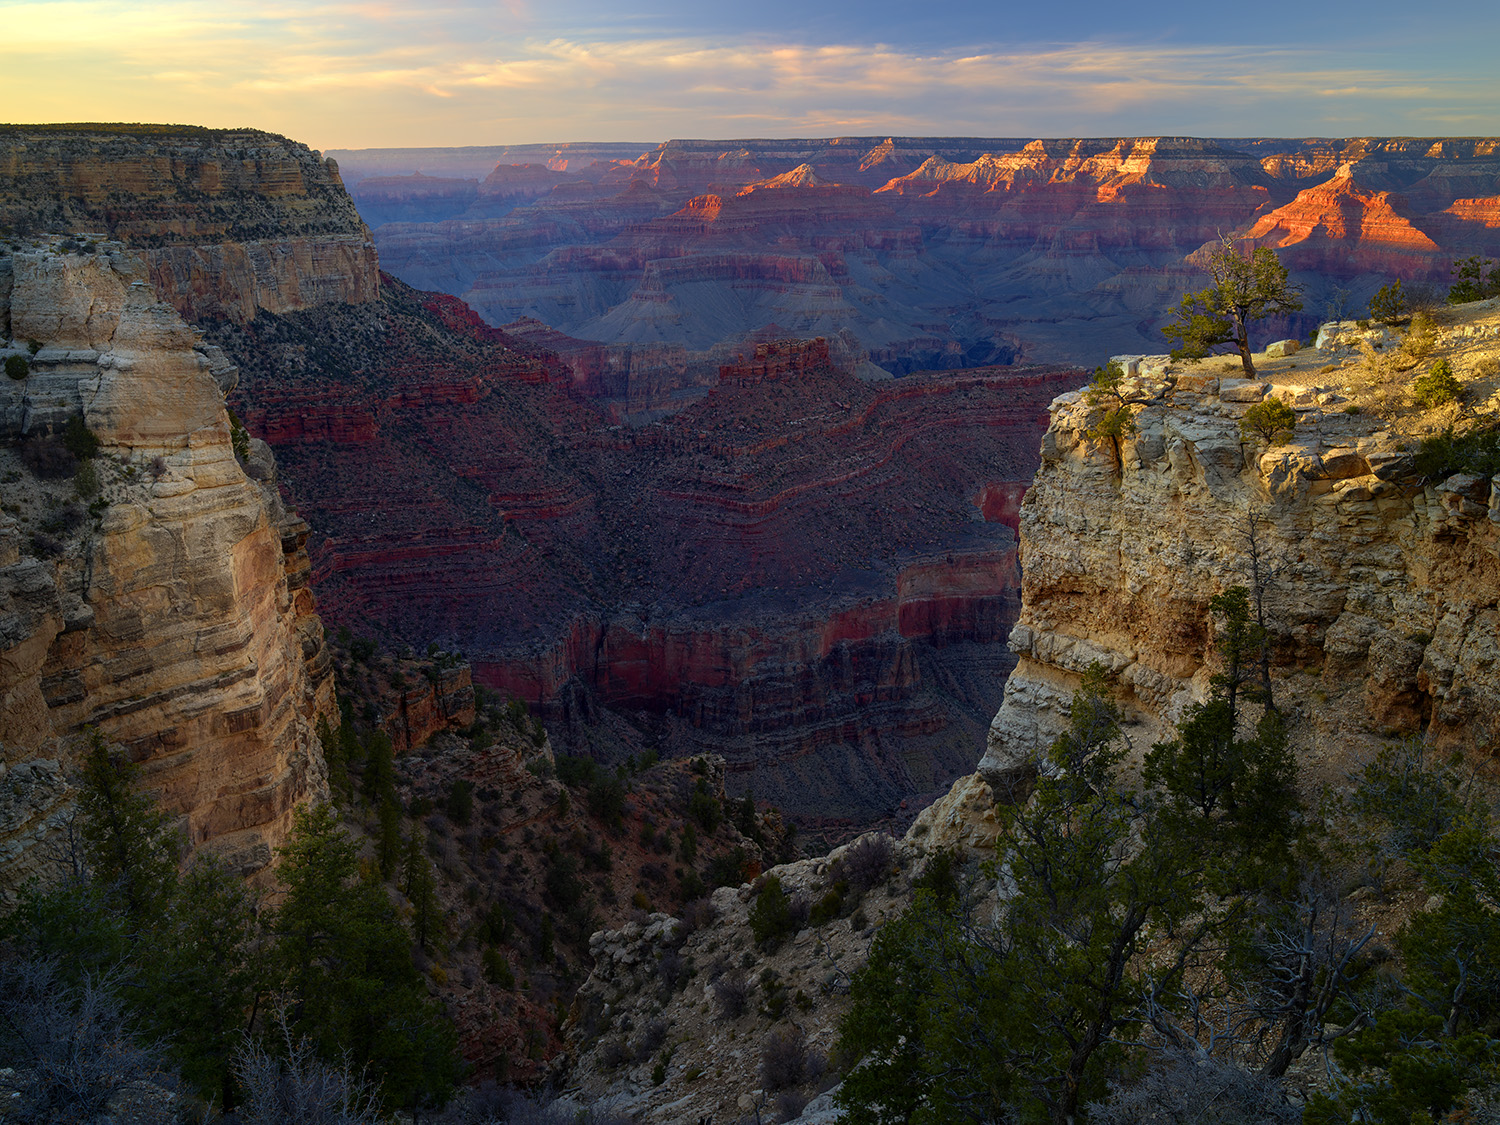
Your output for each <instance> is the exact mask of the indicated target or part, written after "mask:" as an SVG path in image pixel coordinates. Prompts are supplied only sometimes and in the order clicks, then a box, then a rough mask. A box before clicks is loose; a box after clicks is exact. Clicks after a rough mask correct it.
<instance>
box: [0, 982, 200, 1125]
mask: <svg viewBox="0 0 1500 1125" xmlns="http://www.w3.org/2000/svg"><path fill="white" fill-rule="evenodd" d="M0 1021H3V1024H4V1038H5V1040H6V1043H5V1046H6V1048H8V1051H7V1054H8V1059H9V1060H15V1062H13V1063H12V1065H14V1066H15V1069H9V1068H7V1069H5V1070H0V1091H3V1092H4V1093H5V1094H6V1095H8V1096H7V1097H6V1098H5V1100H6V1102H7V1103H8V1104H7V1105H6V1107H5V1108H6V1113H7V1116H10V1115H14V1118H13V1119H14V1120H17V1121H37V1122H43V1121H104V1120H108V1119H109V1118H107V1117H106V1113H107V1108H108V1106H109V1103H110V1102H111V1101H112V1100H113V1099H114V1098H115V1097H116V1096H117V1095H119V1094H121V1093H122V1092H124V1091H126V1090H130V1089H141V1090H144V1091H148V1092H149V1089H150V1087H153V1086H155V1087H158V1088H160V1087H162V1086H167V1085H171V1084H173V1083H172V1081H171V1080H170V1078H169V1077H168V1075H167V1074H166V1072H165V1070H164V1068H163V1065H162V1062H161V1060H160V1058H159V1054H160V1052H159V1050H158V1048H156V1047H155V1046H151V1047H145V1048H143V1047H139V1046H137V1045H136V1043H135V1041H134V1036H133V1035H132V1028H131V1027H130V1026H129V1023H128V1021H127V1019H126V1016H125V1007H124V1005H123V1004H122V1003H121V1001H120V1000H119V998H118V997H117V996H116V994H115V990H114V988H113V987H112V982H111V981H110V980H109V979H107V978H100V977H90V976H87V975H85V977H84V978H83V981H82V983H81V984H79V985H78V986H77V987H69V986H68V985H66V984H65V983H64V982H63V981H62V980H61V979H59V975H58V971H57V966H56V965H55V964H53V963H51V962H48V961H40V960H31V961H13V962H10V963H9V964H7V965H5V966H4V968H3V970H0ZM20 1060H25V1061H24V1063H22V1062H21V1061H20ZM135 1100H136V1101H137V1102H138V1103H139V1104H138V1105H137V1106H135V1107H133V1112H132V1117H131V1120H133V1121H141V1122H157V1121H160V1122H161V1123H162V1125H166V1123H167V1122H170V1121H172V1120H173V1119H174V1115H173V1114H172V1112H171V1108H170V1104H169V1099H167V1098H166V1097H164V1096H163V1097H161V1098H155V1097H149V1096H148V1097H143V1098H139V1099H135Z"/></svg>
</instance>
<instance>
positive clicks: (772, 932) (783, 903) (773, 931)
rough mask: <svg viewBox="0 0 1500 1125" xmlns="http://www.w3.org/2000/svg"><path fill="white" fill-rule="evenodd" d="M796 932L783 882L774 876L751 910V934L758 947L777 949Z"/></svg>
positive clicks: (757, 896)
mask: <svg viewBox="0 0 1500 1125" xmlns="http://www.w3.org/2000/svg"><path fill="white" fill-rule="evenodd" d="M796 932H797V930H796V925H795V923H793V921H792V911H791V903H790V901H789V900H788V898H787V894H786V891H784V890H782V888H781V880H780V879H778V878H777V877H776V876H775V875H772V876H770V877H769V878H767V879H766V881H765V885H764V886H762V887H761V889H760V894H758V895H756V897H755V905H754V906H752V907H751V908H750V933H751V935H752V936H753V937H754V938H755V944H756V945H759V946H762V947H763V948H766V949H775V948H776V947H777V946H779V945H780V944H781V943H782V942H783V941H785V940H786V939H787V938H788V937H790V936H791V935H792V934H794V933H796Z"/></svg>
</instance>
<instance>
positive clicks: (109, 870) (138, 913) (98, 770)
mask: <svg viewBox="0 0 1500 1125" xmlns="http://www.w3.org/2000/svg"><path fill="white" fill-rule="evenodd" d="M138 772H139V771H138V769H137V767H136V766H135V765H134V764H133V763H131V762H130V760H129V759H128V758H126V757H125V756H124V755H123V754H111V753H110V752H109V748H108V746H107V745H106V744H105V741H104V736H103V735H102V734H100V733H99V732H98V731H97V730H90V731H89V732H88V745H87V748H86V750H85V752H84V759H83V771H82V776H81V778H80V783H79V793H78V810H79V813H80V817H81V821H82V827H81V829H80V835H81V836H82V838H83V845H84V855H85V858H86V860H87V863H88V866H89V870H90V872H91V874H92V877H93V879H94V881H95V883H96V884H97V885H98V886H99V887H101V888H102V889H104V891H105V893H106V894H108V895H110V896H111V897H113V898H115V899H117V900H118V901H119V903H120V905H121V907H122V909H123V910H124V912H125V914H126V915H127V917H129V918H130V919H131V920H132V921H133V922H134V923H135V924H136V925H137V926H140V925H144V924H147V923H149V922H150V921H152V920H153V919H155V918H156V917H157V916H158V915H159V914H160V913H161V910H162V908H163V907H164V906H165V904H166V902H167V901H168V900H169V899H170V897H171V895H172V890H173V886H174V884H175V882H176V879H177V860H178V856H179V854H180V850H181V845H180V841H179V839H178V838H177V835H176V833H175V832H174V831H173V830H172V827H171V819H170V818H169V817H168V816H167V814H166V813H164V812H162V811H160V810H159V809H158V808H157V807H156V805H155V803H154V802H153V801H152V800H151V799H150V798H149V797H146V796H144V795H142V794H140V793H137V792H135V788H134V787H135V782H136V778H137V774H138Z"/></svg>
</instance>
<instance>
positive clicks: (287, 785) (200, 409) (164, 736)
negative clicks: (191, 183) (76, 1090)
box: [0, 243, 336, 888]
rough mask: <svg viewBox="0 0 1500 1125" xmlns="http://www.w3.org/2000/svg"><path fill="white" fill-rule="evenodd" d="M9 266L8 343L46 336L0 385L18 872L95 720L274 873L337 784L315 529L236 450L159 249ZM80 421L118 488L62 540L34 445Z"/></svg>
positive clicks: (9, 767) (13, 851)
mask: <svg viewBox="0 0 1500 1125" xmlns="http://www.w3.org/2000/svg"><path fill="white" fill-rule="evenodd" d="M9 264H10V265H11V270H10V275H11V276H10V280H9V282H8V284H7V285H6V287H5V288H4V289H0V353H3V354H6V355H15V354H20V355H26V354H27V353H28V351H29V350H30V349H29V348H27V347H23V346H18V344H17V343H16V342H17V341H19V342H25V341H35V342H36V343H37V344H39V345H40V348H39V350H37V351H36V352H35V354H33V355H31V356H30V357H29V362H30V366H31V372H30V374H29V376H28V377H27V378H25V379H23V380H19V381H16V380H12V379H5V380H0V383H3V384H4V385H3V386H0V459H3V460H4V462H5V465H4V467H5V469H6V472H5V474H4V479H5V480H6V482H7V483H6V485H5V498H6V511H5V514H3V515H0V758H3V766H4V770H5V772H4V774H3V775H0V886H3V887H6V888H13V887H14V886H16V885H17V884H18V883H19V882H20V881H21V880H23V879H24V878H25V877H26V876H27V875H29V874H30V873H32V872H33V871H35V870H37V869H38V868H39V866H41V865H44V864H45V862H46V860H47V858H48V855H47V851H48V849H46V848H45V847H37V846H35V845H39V844H43V843H45V842H46V837H47V835H48V831H49V829H51V828H53V827H56V825H57V824H59V823H60V822H61V820H62V818H64V817H65V816H66V815H67V810H68V807H69V806H70V804H71V801H70V798H69V793H68V789H67V785H66V780H65V778H66V775H67V774H68V772H69V770H70V767H71V765H72V762H73V756H74V755H75V754H76V752H77V749H78V746H77V743H78V739H76V738H75V737H74V736H75V735H77V734H78V732H80V731H81V730H82V728H83V727H84V726H85V725H91V726H94V727H97V728H98V729H99V730H100V731H102V732H103V733H104V734H105V736H106V737H107V738H108V739H109V740H110V741H111V742H114V743H119V744H123V745H124V746H125V747H126V748H127V750H128V751H129V753H130V755H131V757H132V758H133V759H135V760H136V761H137V762H139V763H140V764H141V765H142V767H143V777H144V779H145V782H146V784H147V785H148V786H149V787H150V788H152V789H153V790H155V791H157V793H158V794H159V796H160V798H161V800H162V801H163V802H164V804H165V805H166V807H167V808H169V809H171V810H174V811H176V812H178V813H180V814H181V815H182V818H183V823H184V826H185V828H186V831H187V833H188V836H189V838H190V841H191V843H192V844H193V845H194V846H197V845H202V844H211V845H212V846H213V847H214V848H215V849H216V850H220V851H222V852H224V853H225V854H227V855H228V856H229V857H230V858H231V861H232V862H233V863H234V864H235V865H236V866H238V867H239V868H240V869H241V870H243V871H245V872H247V873H249V872H252V871H254V870H257V869H259V868H262V867H264V866H265V865H266V864H267V863H269V861H270V859H271V849H272V847H273V846H274V845H276V844H277V843H279V842H280V840H281V839H282V837H283V836H284V835H285V833H286V830H287V828H288V827H289V821H290V816H291V810H292V807H293V805H294V804H295V803H296V802H298V801H299V800H302V799H304V798H306V797H308V796H310V795H315V794H320V793H323V792H324V791H325V790H326V779H325V776H324V767H323V764H322V759H321V755H320V753H319V751H318V749H317V743H316V739H315V738H314V735H313V727H314V724H315V721H316V716H317V714H318V713H319V712H323V713H327V714H329V715H330V716H332V717H334V719H335V721H336V712H335V711H334V708H333V706H332V703H333V700H332V690H333V689H332V679H331V662H330V660H329V658H328V656H327V654H326V652H325V650H324V647H323V631H322V626H321V624H320V623H319V620H318V618H317V617H316V616H315V615H314V614H313V604H312V597H311V593H310V591H309V590H308V588H307V584H306V579H307V574H308V571H309V567H308V563H307V556H306V552H305V550H304V545H305V542H306V538H307V534H308V528H307V525H306V524H305V523H304V522H302V521H301V520H300V519H298V518H297V517H296V516H295V515H294V514H291V513H288V512H287V511H286V510H285V509H284V508H283V507H282V504H281V501H280V499H279V497H278V496H277V492H276V487H275V477H274V471H275V470H274V462H273V461H272V460H271V459H270V454H269V450H268V449H266V447H264V446H263V445H262V444H261V443H258V442H257V443H254V445H253V446H252V448H251V451H250V456H249V458H248V466H249V471H250V473H251V474H253V475H254V476H255V477H257V478H258V480H255V479H251V478H250V477H249V476H247V474H246V471H245V470H244V469H242V468H241V466H240V464H239V462H238V461H237V460H236V457H235V453H234V451H233V449H232V446H231V433H230V425H229V420H228V418H227V416H226V413H225V409H224V397H223V395H224V391H223V388H224V387H225V386H232V382H233V379H234V377H235V371H234V368H232V367H230V366H229V365H228V364H227V363H226V362H225V361H224V360H223V357H222V354H221V353H219V352H218V350H217V349H215V348H205V347H204V346H203V345H202V344H201V343H200V341H199V339H198V337H197V335H196V333H195V332H194V331H193V330H192V329H190V328H189V327H188V326H187V325H186V324H185V323H184V322H183V321H182V319H181V317H179V316H178V314H177V313H176V312H175V311H174V310H173V309H172V308H171V307H170V306H169V305H166V304H164V303H162V302H161V301H159V300H158V299H157V297H156V295H155V291H154V289H153V287H152V286H151V284H150V283H149V281H148V276H149V264H148V263H147V262H145V261H143V260H141V258H140V257H139V256H137V255H133V254H131V253H129V252H127V251H125V250H123V248H121V247H120V246H119V244H118V243H114V244H105V245H104V247H103V248H102V249H99V250H97V251H96V252H95V253H93V254H87V255H85V254H69V253H60V252H57V251H56V248H55V246H53V247H50V248H49V247H47V246H35V247H33V248H30V249H27V250H23V251H20V252H18V253H16V254H15V255H14V256H13V257H12V259H11V261H10V263H9ZM6 340H10V341H11V343H9V344H8V345H7V344H5V341H6ZM78 414H82V416H83V418H84V420H85V421H86V423H87V425H88V427H89V429H90V430H91V431H92V432H93V433H94V434H95V436H96V437H97V438H98V439H99V442H100V451H99V454H98V456H97V457H96V458H95V460H94V462H93V464H94V465H95V467H96V471H97V475H98V479H99V484H100V486H101V491H100V493H99V497H98V499H97V500H96V501H95V503H94V504H92V505H91V506H90V508H89V510H88V513H87V515H84V513H83V511H82V508H81V506H75V507H74V508H73V511H74V512H75V516H74V518H73V520H72V522H71V523H70V524H68V525H67V527H66V530H64V531H61V532H59V534H61V535H62V539H61V540H59V539H56V538H51V537H49V536H48V535H46V534H44V533H43V532H42V531H38V530H36V525H37V524H38V523H41V522H42V521H43V520H44V519H46V518H47V513H48V512H49V511H50V512H55V511H57V510H59V509H61V508H62V505H63V503H64V501H65V500H66V499H67V498H68V497H66V496H64V495H62V494H60V493H59V492H58V488H59V486H57V485H50V484H48V482H46V481H43V480H40V479H38V478H37V477H35V476H33V475H32V474H31V473H30V472H29V471H28V469H27V468H24V467H21V465H22V462H21V459H20V458H19V457H18V456H17V450H18V449H20V448H21V446H22V445H23V444H25V445H27V446H30V447H33V448H34V447H36V446H38V445H40V444H41V443H45V442H47V441H48V440H49V439H48V437H47V435H48V433H49V432H52V433H55V432H56V431H57V430H59V429H60V428H61V427H62V425H63V423H64V421H65V419H66V418H68V417H69V416H76V415H78ZM28 463H29V462H28ZM68 488H69V490H71V485H68ZM46 526H48V525H46V524H43V527H46Z"/></svg>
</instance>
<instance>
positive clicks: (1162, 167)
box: [361, 137, 1500, 374]
mask: <svg viewBox="0 0 1500 1125" xmlns="http://www.w3.org/2000/svg"><path fill="white" fill-rule="evenodd" d="M502 173H504V174H502ZM494 174H495V176H496V177H497V179H496V183H495V191H497V192H498V191H500V190H502V186H501V185H502V184H511V185H512V186H511V187H506V188H504V189H503V190H505V191H510V192H512V193H513V194H512V195H510V196H507V197H506V198H507V200H509V202H507V203H506V204H505V211H504V213H503V214H502V213H499V212H497V211H496V210H495V205H494V204H493V203H490V204H486V203H484V201H483V198H482V197H483V193H482V191H481V190H480V188H479V187H478V186H477V185H476V187H475V189H474V201H473V202H472V203H470V204H468V205H467V206H466V207H465V209H464V210H463V211H462V212H461V213H457V214H455V213H454V211H453V206H454V204H453V203H451V202H449V201H450V200H452V199H453V196H452V192H451V191H448V190H447V189H444V191H443V192H441V193H440V192H438V189H437V188H436V187H431V188H430V190H431V192H432V193H433V204H432V206H431V208H430V209H429V210H428V211H427V213H426V215H425V217H424V218H422V219H421V220H420V221H419V218H418V213H419V211H420V208H419V207H417V206H416V205H415V204H411V205H408V206H407V209H406V211H405V213H404V214H403V219H404V221H401V222H388V223H385V224H384V225H381V226H379V227H378V228H377V230H376V235H375V237H376V239H377V242H378V244H379V245H380V248H381V255H382V260H383V261H384V262H385V264H386V268H387V269H389V270H391V271H392V272H393V273H395V274H396V275H397V276H399V277H401V278H402V279H404V280H406V281H408V282H409V283H411V284H414V285H418V286H421V287H423V288H431V289H439V290H443V291H445V292H450V293H455V294H459V295H461V296H463V297H464V299H465V300H467V301H468V302H469V303H470V304H472V305H473V306H474V307H475V308H476V309H478V310H479V311H480V312H481V313H483V314H484V316H485V317H486V318H487V319H488V320H489V321H490V322H491V323H493V324H504V323H507V322H510V321H513V320H515V319H517V318H519V317H522V316H529V317H535V318H537V319H540V320H542V321H544V322H546V323H547V324H550V325H552V326H553V327H554V328H556V329H559V330H561V331H562V332H564V333H566V334H568V335H570V336H574V337H579V338H581V339H584V340H589V341H595V342H597V343H600V344H607V345H617V346H624V345H631V346H641V345H648V344H661V343H672V344H676V345H678V346H684V345H685V346H687V347H688V348H690V349H693V350H696V351H700V352H703V351H708V350H711V349H713V348H715V347H734V346H739V345H742V344H743V343H744V342H746V341H747V340H751V339H752V338H754V336H755V334H756V333H757V332H772V331H774V333H775V334H779V335H796V336H815V335H822V336H826V337H828V338H830V339H832V338H834V337H835V336H838V335H840V334H841V333H848V334H849V336H850V339H851V340H852V342H853V344H854V347H855V348H856V350H858V349H862V350H863V351H864V352H865V353H868V356H869V358H870V359H871V360H873V362H874V363H876V364H878V365H881V366H882V367H884V368H885V369H886V370H888V371H890V372H892V373H895V374H901V373H904V372H905V371H908V370H911V369H913V368H924V367H925V368H952V367H972V366H977V365H980V364H986V363H1003V362H1010V361H1012V360H1014V359H1016V358H1021V359H1024V360H1030V361H1041V362H1073V363H1089V364H1093V363H1096V362H1098V358H1099V356H1101V355H1108V354H1111V353H1116V352H1140V351H1155V350H1159V349H1160V347H1161V336H1160V335H1159V333H1158V328H1159V327H1160V325H1161V324H1162V323H1163V321H1164V320H1165V318H1166V313H1165V311H1164V310H1167V309H1169V308H1170V307H1171V306H1172V305H1173V304H1175V303H1176V299H1177V298H1178V297H1179V296H1180V294H1181V293H1182V291H1183V290H1184V289H1188V288H1196V287H1199V286H1201V285H1202V284H1203V278H1204V274H1203V271H1202V269H1201V267H1200V266H1199V265H1198V264H1196V259H1195V255H1196V254H1198V253H1199V251H1200V250H1201V249H1202V248H1203V247H1204V245H1205V244H1210V243H1216V242H1217V240H1218V239H1219V237H1220V236H1221V235H1232V236H1234V237H1237V238H1245V239H1250V240H1252V242H1253V243H1255V244H1258V245H1268V246H1274V247H1276V248H1277V249H1278V250H1279V251H1281V254H1282V258H1283V260H1284V261H1286V262H1287V263H1288V265H1290V266H1291V267H1292V268H1293V270H1294V273H1295V280H1296V281H1298V282H1299V283H1301V284H1302V285H1304V286H1305V287H1306V289H1307V303H1306V307H1305V311H1304V313H1303V314H1302V315H1301V316H1300V317H1299V318H1292V319H1290V320H1287V321H1285V322H1282V323H1279V324H1277V325H1275V326H1273V327H1271V329H1270V331H1272V332H1273V333H1274V334H1275V335H1291V334H1296V335H1304V334H1305V333H1306V332H1307V331H1308V330H1309V329H1310V328H1312V327H1313V326H1314V325H1315V324H1316V322H1317V321H1318V320H1319V319H1321V318H1323V317H1324V315H1325V306H1328V305H1334V306H1340V305H1348V306H1349V309H1350V311H1355V312H1358V311H1362V309H1363V303H1364V302H1365V301H1366V300H1367V299H1368V298H1369V297H1370V296H1371V295H1372V294H1373V293H1374V292H1375V290H1376V289H1377V288H1378V287H1379V286H1380V285H1381V284H1384V283H1385V282H1387V281H1389V280H1390V278H1392V277H1401V278H1403V279H1405V280H1406V281H1407V282H1408V283H1410V282H1422V281H1425V282H1430V283H1433V284H1435V285H1444V284H1446V282H1447V281H1448V278H1449V267H1450V264H1451V262H1452V261H1453V259H1454V258H1458V257H1465V256H1468V255H1470V254H1476V253H1480V254H1489V255H1491V256H1493V255H1495V254H1496V253H1497V252H1500V150H1497V143H1496V142H1495V141H1493V140H1476V139H1472V138H1471V139H1458V140H1454V139H1428V140H1419V139H1412V138H1397V139H1389V138H1363V139H1360V138H1355V139H1347V140H1313V141H1307V140H1270V139H1249V140H1244V141H1239V140H1217V141H1215V140H1205V139H1199V138H1186V137H1127V138H1090V139H1052V140H1030V139H1024V138H1014V139H1007V138H943V137H932V138H881V137H841V138H830V139H823V140H808V141H764V140H745V141H741V140H734V141H670V142H667V143H666V144H663V145H660V146H658V147H657V148H655V149H653V150H652V151H650V152H643V153H641V154H640V155H639V157H638V158H637V159H635V160H632V161H626V160H618V161H615V162H613V163H604V162H599V163H596V164H594V165H592V166H591V167H590V168H588V169H586V170H583V171H581V172H576V173H569V174H567V175H566V176H564V175H561V174H559V176H558V180H557V183H556V185H555V186H554V187H552V189H551V190H550V191H548V192H546V193H541V190H540V189H541V188H542V187H543V186H544V184H543V181H542V180H541V179H540V178H538V177H539V173H535V172H533V173H529V174H528V173H526V172H524V171H523V170H521V169H516V168H512V169H509V170H508V171H507V170H506V169H504V168H497V169H496V170H495V173H494ZM387 190H388V191H391V192H400V191H405V192H406V193H407V194H411V193H416V192H418V191H419V190H421V185H420V184H418V183H416V182H413V183H412V184H410V185H409V186H408V187H406V188H404V189H401V188H397V187H396V186H395V185H392V186H391V187H390V188H389V189H387ZM523 191H526V192H533V191H534V192H537V193H538V194H537V195H536V197H535V198H534V199H533V200H532V201H530V202H528V203H525V204H524V205H522V206H516V205H515V202H516V200H518V199H519V198H520V195H519V193H521V192H523ZM361 206H362V207H367V213H368V214H369V215H370V216H371V217H372V220H373V219H375V218H379V217H385V216H386V215H388V214H390V211H389V209H388V208H385V207H384V204H382V203H379V202H378V201H375V200H372V201H371V203H370V204H368V205H366V204H365V203H363V202H362V203H361ZM1335 311H1337V310H1335ZM773 326H774V327H773Z"/></svg>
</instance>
